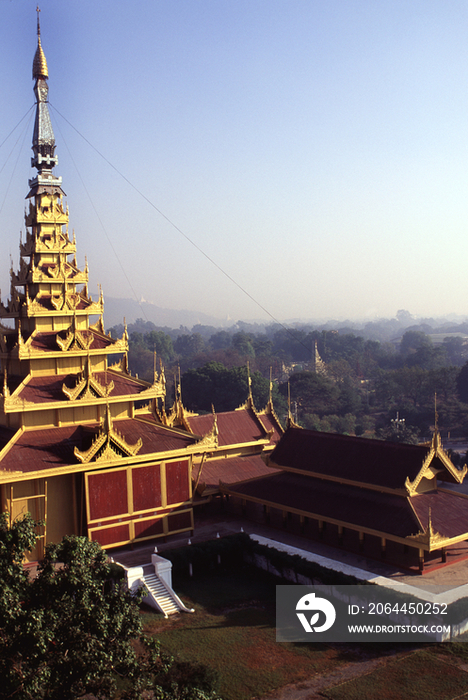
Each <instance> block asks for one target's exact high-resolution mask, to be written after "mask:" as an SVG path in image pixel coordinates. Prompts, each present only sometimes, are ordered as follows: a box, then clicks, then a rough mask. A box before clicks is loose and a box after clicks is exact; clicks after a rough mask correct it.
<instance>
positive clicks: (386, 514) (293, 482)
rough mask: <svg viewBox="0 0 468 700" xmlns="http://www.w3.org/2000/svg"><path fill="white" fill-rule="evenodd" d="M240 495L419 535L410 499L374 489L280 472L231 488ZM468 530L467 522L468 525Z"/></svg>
mask: <svg viewBox="0 0 468 700" xmlns="http://www.w3.org/2000/svg"><path fill="white" fill-rule="evenodd" d="M229 490H230V491H233V492H235V493H236V494H238V495H239V496H245V497H247V498H248V497H253V498H256V499H259V500H260V501H263V502H268V503H271V504H276V505H277V507H278V508H280V509H284V510H289V509H295V510H299V511H302V512H304V513H310V514H311V515H312V514H313V515H316V516H319V517H322V518H324V519H330V520H338V521H341V522H343V523H349V524H350V525H354V526H355V527H356V528H359V527H362V528H368V529H371V530H377V531H378V532H382V533H388V534H392V535H394V536H396V537H407V536H408V535H416V534H417V533H418V532H419V530H420V527H419V523H418V520H417V518H416V517H415V515H414V513H413V511H412V510H411V506H410V504H409V503H408V498H407V497H405V496H399V495H397V494H392V493H382V492H380V491H371V490H370V489H363V488H359V487H358V486H351V485H348V484H339V483H336V482H335V483H334V482H331V481H324V480H323V479H316V478H313V477H310V476H306V475H302V474H293V473H292V472H281V473H279V474H274V475H273V476H268V477H265V478H260V479H254V480H252V481H247V482H244V483H240V484H234V485H232V486H230V487H229ZM466 530H467V531H468V523H467V528H466Z"/></svg>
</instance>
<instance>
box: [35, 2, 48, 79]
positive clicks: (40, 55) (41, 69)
mask: <svg viewBox="0 0 468 700" xmlns="http://www.w3.org/2000/svg"><path fill="white" fill-rule="evenodd" d="M36 11H37V49H36V54H35V56H34V61H33V73H32V74H33V78H48V77H49V71H48V69H47V61H46V57H45V54H44V51H43V50H42V46H41V25H40V24H39V12H40V9H39V6H37V8H36Z"/></svg>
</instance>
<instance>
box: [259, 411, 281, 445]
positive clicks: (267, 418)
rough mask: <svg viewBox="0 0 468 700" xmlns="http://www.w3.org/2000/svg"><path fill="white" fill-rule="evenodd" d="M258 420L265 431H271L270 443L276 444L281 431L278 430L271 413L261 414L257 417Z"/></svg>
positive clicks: (278, 427)
mask: <svg viewBox="0 0 468 700" xmlns="http://www.w3.org/2000/svg"><path fill="white" fill-rule="evenodd" d="M259 418H260V420H261V422H262V425H263V427H264V428H265V430H266V431H267V432H268V431H269V430H273V431H274V432H273V435H272V436H271V440H270V443H277V442H279V440H280V438H281V436H282V434H283V431H282V430H281V429H280V426H279V425H278V423H277V421H276V419H275V417H274V416H273V415H272V414H271V413H262V414H260V415H259Z"/></svg>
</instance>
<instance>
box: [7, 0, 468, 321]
mask: <svg viewBox="0 0 468 700" xmlns="http://www.w3.org/2000/svg"><path fill="white" fill-rule="evenodd" d="M35 7H36V4H35V3H32V2H23V3H17V2H6V1H5V0H3V2H1V4H0V8H1V10H2V20H3V21H2V22H1V23H0V46H1V47H2V50H1V53H2V55H3V65H4V71H3V78H4V88H3V94H4V100H3V103H2V109H1V110H0V144H2V145H1V147H0V192H1V196H0V227H1V235H2V251H3V253H4V256H3V262H2V264H1V265H0V286H1V289H2V298H3V300H5V299H6V298H7V297H8V296H9V267H10V265H9V262H8V258H7V254H8V253H9V254H10V255H11V256H12V258H13V266H14V268H15V269H16V268H17V267H18V245H19V238H20V236H19V234H20V231H21V230H23V231H24V223H23V209H24V197H25V195H26V194H27V192H28V184H27V183H28V179H29V178H30V177H32V176H33V175H34V173H33V171H32V169H31V167H30V154H31V151H30V146H31V139H32V129H33V118H34V110H32V111H31V112H30V113H29V115H28V118H27V119H25V120H24V121H23V122H22V123H21V125H20V127H19V128H18V129H17V130H16V131H15V132H14V133H13V134H12V135H11V136H10V137H9V138H7V137H8V135H9V134H10V132H11V131H12V129H14V127H15V126H16V125H17V124H18V122H19V121H20V120H21V119H22V117H23V116H24V115H25V114H26V113H27V112H28V110H29V109H30V108H31V107H32V105H33V104H34V94H33V81H32V79H31V68H32V61H33V57H34V53H35V49H36V11H35ZM40 19H41V35H42V46H43V49H44V52H45V55H46V58H47V61H48V67H49V76H50V77H49V87H50V93H49V99H50V103H51V117H52V122H53V126H54V131H55V138H56V142H57V154H58V157H59V164H58V166H57V167H56V168H55V173H56V174H57V175H60V176H62V177H63V188H64V190H65V192H66V193H67V195H68V197H67V203H68V205H69V208H70V231H72V230H73V229H74V230H75V233H76V237H77V245H78V256H77V257H78V263H79V265H80V266H84V261H85V256H86V257H87V259H88V262H89V267H90V292H91V293H92V294H93V295H96V294H97V284H98V282H99V283H101V284H102V286H103V290H104V295H105V297H106V296H107V297H119V296H120V297H125V298H135V300H138V299H140V298H141V297H143V298H145V299H147V300H150V301H151V302H152V303H154V304H156V305H157V306H159V307H161V308H173V309H187V308H195V309H196V310H198V311H199V312H200V313H205V314H207V315H210V316H214V317H217V318H221V319H223V318H227V317H230V318H232V319H263V320H264V321H269V320H270V321H271V320H272V319H271V318H270V317H268V316H267V315H266V314H265V312H264V311H262V309H261V308H260V307H263V309H266V310H267V311H268V312H269V313H270V314H271V315H272V316H273V317H274V318H276V319H278V320H287V319H309V318H310V319H356V318H358V319H366V318H367V319H373V318H389V317H390V318H392V317H393V316H394V315H395V313H396V310H397V309H402V308H408V309H409V310H410V311H411V313H412V314H414V316H415V317H422V318H424V317H444V316H450V315H454V316H465V315H467V314H468V306H467V304H466V301H465V298H466V295H467V290H466V282H465V277H466V275H465V266H464V264H463V263H464V261H465V259H466V257H467V253H468V236H467V228H468V201H467V196H466V190H467V187H468V171H467V165H466V164H467V162H468V158H467V150H468V141H467V134H468V125H467V119H466V117H467V114H468V90H467V87H468V41H467V33H468V22H467V20H468V6H467V5H466V3H464V2H462V1H461V0H454V1H453V2H451V3H446V2H443V0H438V1H435V0H414V2H412V3H408V2H407V1H406V0H399V1H396V0H388V2H386V3H375V2H373V1H372V0H327V2H326V3H324V2H319V1H315V0H307V1H306V0H289V1H288V2H286V1H282V2H279V1H278V0H254V1H253V2H252V1H251V0H236V2H232V0H210V1H208V0H195V1H194V0H183V1H182V0H172V2H171V3H163V2H157V1H153V0H136V2H135V3H131V4H129V3H123V2H119V1H117V2H115V1H114V2H110V0H100V2H99V3H95V2H91V0H82V1H81V2H80V3H74V2H69V3H63V2H61V1H59V0H42V2H41V13H40ZM60 115H63V116H64V117H65V119H66V120H68V122H70V123H71V124H72V125H73V127H74V128H72V127H71V126H70V125H69V124H68V123H67V121H65V120H64V119H63V118H62V117H61V116H60ZM74 129H77V130H78V131H79V132H80V133H81V134H83V136H84V137H85V138H86V139H87V140H88V141H89V142H90V143H91V144H93V146H94V147H95V148H97V149H98V150H99V151H100V153H102V154H103V156H104V157H105V158H106V159H107V160H108V161H110V162H111V163H112V165H113V166H114V167H115V168H117V170H118V171H120V172H121V173H122V174H123V175H124V177H125V178H127V179H128V180H129V181H130V182H131V183H133V185H134V186H135V187H136V188H137V189H139V190H140V191H141V192H142V193H143V194H144V195H145V197H147V198H148V199H149V200H150V201H151V202H152V203H153V205H154V206H155V207H157V208H158V209H159V210H160V211H161V212H162V213H163V214H164V216H166V217H168V218H169V219H170V221H172V222H173V223H174V224H175V225H176V226H177V227H178V228H180V229H181V230H182V231H183V232H184V234H186V236H188V237H189V238H190V239H191V240H192V241H193V242H194V243H195V245H196V246H197V247H198V248H199V249H201V250H202V251H203V252H204V253H205V254H206V255H208V256H209V257H210V258H212V260H214V262H215V263H216V264H217V265H218V266H219V267H220V268H222V270H224V272H225V273H226V274H227V275H229V276H230V277H231V278H233V279H234V280H235V281H236V282H237V284H238V285H240V286H241V287H243V288H244V289H245V290H246V291H247V292H248V294H249V295H250V297H252V298H253V299H254V300H255V301H256V302H258V304H260V307H259V306H257V304H255V303H254V301H253V300H252V298H249V297H248V296H246V295H245V294H244V293H243V292H242V291H241V290H240V289H239V288H238V287H237V286H235V285H234V284H233V283H232V282H231V281H230V280H229V279H227V277H226V276H225V275H224V274H222V273H221V272H220V270H219V269H218V268H217V267H215V266H214V265H213V264H212V263H211V262H210V261H209V260H207V258H206V257H205V256H204V255H203V254H201V253H200V252H199V250H197V249H195V248H194V247H193V246H192V245H191V244H190V243H189V242H188V241H187V240H186V238H184V236H183V235H181V234H180V233H179V232H178V231H177V230H176V229H175V228H174V227H172V226H171V225H170V224H169V223H168V221H167V220H166V219H165V218H164V217H163V216H161V215H160V214H159V213H158V212H157V211H156V210H155V209H154V208H153V207H151V206H150V204H148V202H147V201H146V200H145V199H144V198H143V197H141V196H140V195H139V194H138V193H137V192H136V191H135V190H134V189H132V187H130V186H129V184H128V183H127V182H125V180H124V179H123V178H122V177H121V176H120V175H119V174H118V173H117V172H116V170H115V169H113V168H112V167H111V166H109V164H108V163H106V162H105V160H103V158H102V157H100V156H99V155H98V154H97V153H96V151H95V150H93V149H92V148H91V147H90V146H89V145H88V144H87V143H86V141H84V140H83V139H82V138H81V137H80V136H78V134H77V133H76V131H75V130H74ZM114 251H115V253H114ZM115 254H116V255H117V257H118V260H117V258H116V255H115ZM119 261H120V262H119ZM122 268H123V270H122Z"/></svg>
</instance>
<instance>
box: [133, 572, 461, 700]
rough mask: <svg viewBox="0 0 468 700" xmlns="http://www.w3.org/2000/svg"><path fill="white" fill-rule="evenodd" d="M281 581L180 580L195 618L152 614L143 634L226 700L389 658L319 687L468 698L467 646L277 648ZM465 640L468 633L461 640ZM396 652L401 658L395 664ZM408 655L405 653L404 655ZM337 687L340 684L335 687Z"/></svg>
mask: <svg viewBox="0 0 468 700" xmlns="http://www.w3.org/2000/svg"><path fill="white" fill-rule="evenodd" d="M279 583H280V580H279V579H277V578H274V577H272V576H269V575H268V574H265V573H264V572H262V571H259V570H256V569H249V568H246V569H245V570H244V571H241V572H239V573H238V574H233V573H231V572H229V573H223V572H222V571H219V570H216V569H213V570H212V571H211V572H207V574H206V575H204V576H200V575H198V576H195V577H194V578H193V579H186V580H179V581H175V587H176V590H177V593H178V594H179V595H180V596H181V598H182V599H183V601H184V602H185V604H186V605H187V607H189V608H195V611H196V612H195V613H194V614H193V615H190V614H180V615H174V616H172V617H171V618H169V619H168V620H166V619H164V618H163V617H162V615H158V614H155V613H154V612H151V611H150V608H146V609H144V611H143V612H142V616H143V624H144V627H145V631H146V632H147V633H149V634H153V635H154V636H155V637H157V638H158V639H159V640H160V641H161V644H162V646H163V648H165V649H166V650H167V651H169V652H170V653H171V654H173V655H174V656H177V657H178V658H180V659H181V660H183V661H191V662H199V663H203V664H205V665H206V666H209V667H210V668H213V669H215V670H216V671H217V672H218V675H219V689H218V690H219V694H220V695H221V697H222V698H224V700H251V699H252V698H261V697H263V696H265V695H267V694H268V693H271V692H272V691H274V690H276V689H278V688H281V687H282V686H284V685H288V684H290V683H300V682H301V681H302V682H303V681H306V680H309V679H313V678H314V677H315V676H317V675H322V674H327V673H329V672H332V671H333V672H335V671H337V669H338V670H339V668H340V666H343V665H344V664H345V663H346V662H349V661H352V662H359V661H368V660H370V659H375V658H381V657H387V659H388V661H387V663H386V665H384V666H380V667H378V668H377V669H375V670H374V671H372V672H370V673H368V672H367V673H365V672H364V669H363V671H362V675H359V676H357V677H356V678H354V679H353V680H350V681H347V682H345V683H342V684H341V685H336V686H335V687H334V688H330V689H322V690H321V693H322V695H323V697H324V698H329V700H370V699H371V698H372V700H374V699H375V698H379V700H411V699H412V698H415V699H417V700H421V699H422V698H424V700H452V699H453V698H458V697H460V696H462V695H463V694H464V693H467V697H468V673H466V671H465V670H464V669H465V668H466V666H467V663H468V644H467V643H466V641H465V639H463V641H464V642H465V643H453V644H448V643H445V644H434V645H431V644H425V645H423V647H422V648H421V649H419V650H415V651H413V652H411V650H410V647H409V646H407V645H404V644H403V645H397V646H395V645H393V646H392V645H384V644H375V643H374V644H359V645H358V644H356V645H340V644H336V645H326V644H321V643H308V644H294V643H278V642H276V639H275V637H276V629H275V596H276V585H278V584H279ZM464 637H466V635H465V636H464ZM395 651H399V652H402V651H403V652H405V655H404V656H400V657H398V658H393V654H394V652H395ZM406 652H408V654H406ZM335 683H336V681H335Z"/></svg>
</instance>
